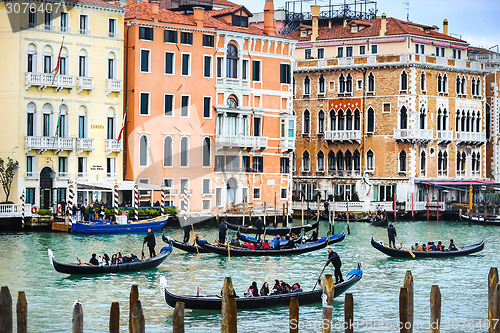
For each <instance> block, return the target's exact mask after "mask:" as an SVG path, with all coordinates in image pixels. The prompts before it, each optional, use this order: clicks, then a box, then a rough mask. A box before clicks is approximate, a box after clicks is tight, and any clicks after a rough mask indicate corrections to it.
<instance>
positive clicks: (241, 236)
mask: <svg viewBox="0 0 500 333" xmlns="http://www.w3.org/2000/svg"><path fill="white" fill-rule="evenodd" d="M236 237H237V238H238V239H239V240H240V241H243V242H249V243H254V244H255V243H257V242H258V239H257V238H255V237H252V236H249V235H245V234H242V233H241V232H240V231H239V230H238V232H237V233H236ZM281 239H282V240H281V241H280V244H281V245H285V244H286V243H288V239H287V240H285V239H284V236H281ZM293 241H294V242H295V243H300V242H301V241H302V236H298V237H295V238H294V239H293Z"/></svg>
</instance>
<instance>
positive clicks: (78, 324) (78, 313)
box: [73, 301, 83, 333]
mask: <svg viewBox="0 0 500 333" xmlns="http://www.w3.org/2000/svg"><path fill="white" fill-rule="evenodd" d="M73 333H83V307H82V303H80V302H79V301H76V302H75V305H74V307H73Z"/></svg>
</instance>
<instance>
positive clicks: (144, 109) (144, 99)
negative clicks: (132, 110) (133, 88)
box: [139, 92, 149, 116]
mask: <svg viewBox="0 0 500 333" xmlns="http://www.w3.org/2000/svg"><path fill="white" fill-rule="evenodd" d="M140 96H141V97H140V109H139V114H140V115H142V116H149V93H148V92H141V95H140Z"/></svg>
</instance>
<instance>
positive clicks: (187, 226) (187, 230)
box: [182, 225, 191, 243]
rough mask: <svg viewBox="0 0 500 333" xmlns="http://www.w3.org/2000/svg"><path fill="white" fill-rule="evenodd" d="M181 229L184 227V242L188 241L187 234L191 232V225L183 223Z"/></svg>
mask: <svg viewBox="0 0 500 333" xmlns="http://www.w3.org/2000/svg"><path fill="white" fill-rule="evenodd" d="M182 229H184V243H189V234H190V232H191V226H190V225H185V226H184V227H183V228H182Z"/></svg>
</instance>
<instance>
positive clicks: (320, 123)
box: [318, 110, 325, 134]
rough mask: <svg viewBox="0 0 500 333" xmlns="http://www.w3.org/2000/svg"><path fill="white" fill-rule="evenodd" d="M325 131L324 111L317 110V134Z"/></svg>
mask: <svg viewBox="0 0 500 333" xmlns="http://www.w3.org/2000/svg"><path fill="white" fill-rule="evenodd" d="M324 133H325V112H324V111H323V110H319V112H318V134H324Z"/></svg>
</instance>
